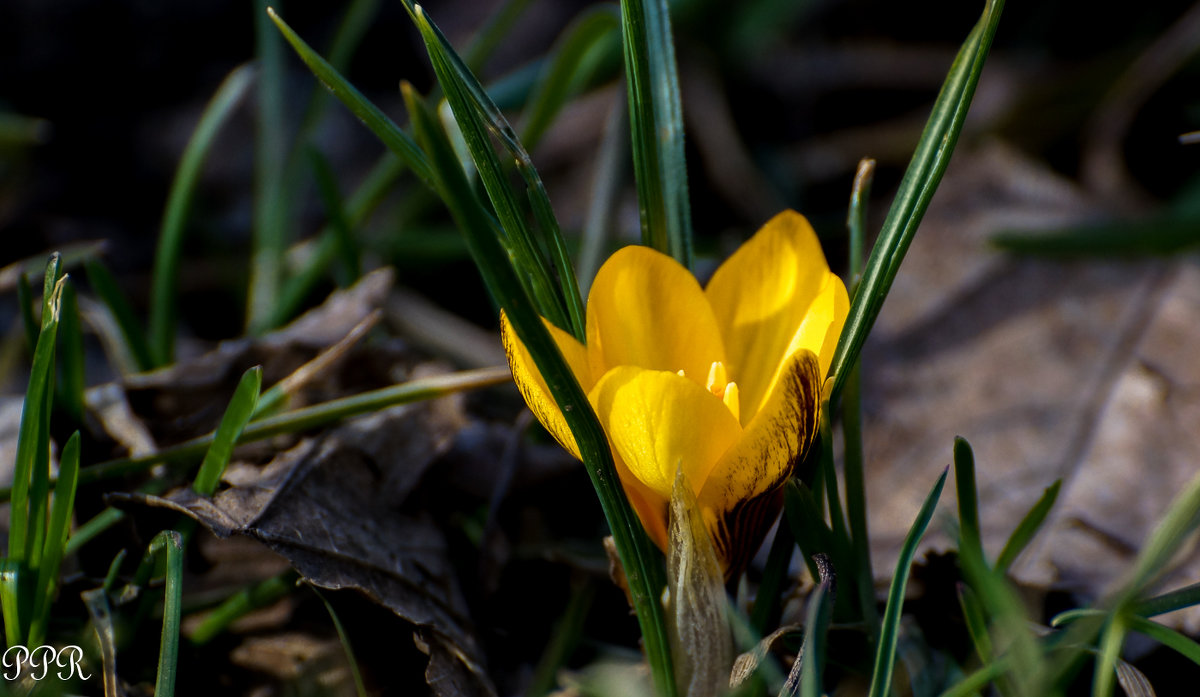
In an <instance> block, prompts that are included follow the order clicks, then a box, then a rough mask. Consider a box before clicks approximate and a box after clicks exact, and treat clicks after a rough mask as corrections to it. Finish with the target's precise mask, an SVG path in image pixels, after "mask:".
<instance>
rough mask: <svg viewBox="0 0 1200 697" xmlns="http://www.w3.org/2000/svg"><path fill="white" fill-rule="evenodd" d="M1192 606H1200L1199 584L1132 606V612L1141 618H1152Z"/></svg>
mask: <svg viewBox="0 0 1200 697" xmlns="http://www.w3.org/2000/svg"><path fill="white" fill-rule="evenodd" d="M1193 605H1200V583H1193V584H1192V585H1190V586H1185V587H1183V588H1179V589H1176V590H1173V591H1171V592H1169V593H1163V594H1162V595H1158V596H1155V597H1153V598H1147V599H1145V600H1142V601H1140V602H1138V603H1137V605H1135V606H1134V612H1135V613H1137V614H1138V615H1141V616H1142V617H1153V616H1155V615H1162V614H1165V613H1168V612H1173V611H1175V610H1181V609H1183V608H1185V607H1191V606H1193Z"/></svg>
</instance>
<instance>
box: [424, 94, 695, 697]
mask: <svg viewBox="0 0 1200 697" xmlns="http://www.w3.org/2000/svg"><path fill="white" fill-rule="evenodd" d="M403 91H404V95H405V101H406V103H407V104H408V108H409V113H410V115H411V117H412V119H413V123H414V127H415V129H416V133H417V137H418V139H419V140H420V141H421V142H422V145H423V146H424V147H425V148H426V150H427V151H428V152H429V153H430V156H431V158H432V159H433V160H434V161H435V162H437V163H438V166H437V167H436V168H435V171H436V172H437V173H438V176H439V177H446V179H444V180H439V181H438V184H437V188H438V190H439V192H440V193H441V195H442V197H443V200H446V201H447V204H448V205H449V207H450V210H451V211H452V213H454V214H455V216H456V222H457V223H458V225H459V228H460V229H461V230H462V231H463V233H464V235H466V237H467V242H468V245H469V246H470V248H471V254H472V257H473V258H474V259H475V260H476V264H477V265H478V266H479V270H480V273H481V274H482V275H483V278H484V281H485V283H486V284H487V287H488V288H489V289H490V290H491V292H492V294H493V295H494V297H495V298H496V299H497V300H498V301H499V302H500V304H501V306H502V307H503V308H504V309H505V311H506V313H507V314H508V317H509V320H510V321H511V322H512V325H513V328H514V329H515V331H516V332H517V336H518V337H519V338H520V339H521V341H522V343H524V344H525V346H526V348H528V349H529V352H530V354H531V355H532V356H533V359H534V362H535V364H536V365H537V368H538V371H539V372H540V373H541V375H542V377H543V378H544V379H545V381H546V385H547V386H548V387H549V388H550V392H551V394H552V395H553V397H554V400H555V402H556V403H557V404H558V406H559V408H560V410H561V411H562V413H563V416H564V417H565V418H566V421H567V425H568V426H569V427H570V429H571V433H572V434H573V435H574V437H575V441H576V443H577V444H578V446H579V450H580V453H581V454H582V455H583V458H582V459H583V462H584V465H585V467H586V469H587V471H588V475H589V477H590V478H591V480H592V484H593V486H594V487H595V488H596V493H597V495H598V496H599V498H600V506H601V508H602V509H603V511H604V515H605V519H606V520H607V521H608V525H609V528H610V529H611V531H612V534H613V539H614V541H615V543H616V547H617V551H618V553H619V555H620V558H621V562H622V564H623V566H624V569H625V574H626V578H627V579H628V581H629V590H630V594H631V596H632V599H633V605H634V609H635V610H636V612H637V616H638V622H639V624H640V625H641V629H642V639H643V643H644V647H645V651H646V656H647V660H648V662H649V665H650V672H651V675H652V677H653V680H654V684H655V687H656V688H657V690H658V693H659V694H660V695H662V696H663V697H673V696H674V695H675V694H676V687H675V683H674V678H673V675H674V671H673V668H672V663H671V655H670V647H669V642H668V639H667V632H666V625H665V622H664V618H663V608H662V604H661V602H660V594H661V591H662V588H663V586H664V584H665V572H664V567H663V563H662V557H661V555H660V554H659V553H658V550H657V549H655V547H654V546H653V543H652V542H650V539H649V538H648V537H647V536H646V533H645V531H644V530H643V529H642V526H641V523H640V522H639V521H638V519H637V517H636V515H635V514H634V512H633V509H632V508H630V505H629V501H628V500H627V499H626V498H625V492H624V490H623V489H622V488H621V483H620V479H619V478H618V477H617V473H616V468H615V466H614V465H613V461H612V454H611V451H610V449H609V445H608V441H607V439H606V438H605V435H604V431H603V429H602V428H601V427H600V423H599V421H598V420H597V419H596V415H595V413H594V412H593V411H592V408H591V404H590V403H589V402H588V400H587V395H585V394H584V393H583V389H582V388H581V387H580V386H579V383H578V382H576V380H575V376H574V375H573V374H572V373H571V370H570V368H568V367H567V365H566V363H565V362H564V361H563V359H562V355H561V354H560V353H559V351H558V347H557V346H556V345H555V343H554V341H553V339H551V338H550V334H549V333H548V332H547V331H546V328H545V326H544V325H543V324H542V321H541V319H540V318H539V317H538V315H537V313H536V312H535V311H534V306H533V304H532V302H531V301H530V300H529V298H528V297H527V296H526V295H525V291H524V288H523V287H522V286H521V284H520V282H519V281H518V280H517V278H516V275H515V272H514V270H513V268H512V266H510V265H509V262H508V259H507V258H506V256H505V254H504V252H503V250H502V248H501V246H500V243H499V241H498V240H497V239H496V237H495V236H494V234H493V232H492V229H491V225H490V223H489V221H488V220H487V217H486V215H485V211H484V210H483V208H482V207H481V204H480V203H479V201H478V199H477V197H476V196H475V192H474V190H473V189H472V188H471V187H470V185H469V184H468V183H467V181H466V179H465V177H464V176H463V173H462V169H461V168H459V167H458V165H457V160H456V159H455V156H454V153H453V152H452V151H451V148H450V145H449V143H448V142H446V139H445V134H444V132H442V131H441V130H440V128H439V127H438V125H437V123H436V120H435V119H434V117H433V116H432V115H430V114H429V113H428V112H427V111H426V110H425V108H424V106H423V105H422V104H420V102H419V101H418V100H417V98H416V96H415V95H414V94H413V93H412V91H411V89H410V88H408V87H407V86H405V89H404V90H403ZM451 202H453V203H451Z"/></svg>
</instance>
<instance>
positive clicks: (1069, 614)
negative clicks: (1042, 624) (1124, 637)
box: [1051, 608, 1200, 665]
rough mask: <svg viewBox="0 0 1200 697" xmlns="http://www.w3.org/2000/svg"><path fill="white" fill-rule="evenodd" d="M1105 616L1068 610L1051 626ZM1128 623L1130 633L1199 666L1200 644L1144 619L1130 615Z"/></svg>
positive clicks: (1091, 609) (1096, 612)
mask: <svg viewBox="0 0 1200 697" xmlns="http://www.w3.org/2000/svg"><path fill="white" fill-rule="evenodd" d="M1106 614H1107V613H1106V612H1105V611H1104V610H1097V609H1094V608H1081V609H1078V610H1068V611H1066V612H1061V613H1059V614H1058V615H1056V616H1055V617H1054V619H1053V620H1052V621H1051V626H1053V627H1061V626H1063V625H1065V624H1067V623H1070V622H1074V621H1075V620H1078V619H1082V618H1084V617H1093V618H1094V617H1104V616H1106ZM1128 622H1129V629H1130V631H1134V632H1137V633H1139V634H1144V635H1146V636H1148V637H1150V638H1151V639H1154V640H1155V641H1157V642H1158V643H1160V644H1162V645H1163V646H1166V647H1167V648H1170V649H1172V650H1174V651H1176V652H1177V653H1179V654H1180V655H1181V656H1183V657H1184V658H1186V659H1188V660H1189V661H1191V662H1193V663H1195V664H1197V665H1200V644H1197V643H1196V642H1195V641H1193V640H1192V639H1190V638H1188V637H1186V636H1184V635H1183V634H1180V633H1179V632H1177V631H1175V630H1174V629H1171V628H1170V627H1166V626H1164V625H1161V624H1159V623H1157V622H1154V621H1151V620H1148V619H1146V618H1145V617H1139V616H1137V615H1130V616H1128Z"/></svg>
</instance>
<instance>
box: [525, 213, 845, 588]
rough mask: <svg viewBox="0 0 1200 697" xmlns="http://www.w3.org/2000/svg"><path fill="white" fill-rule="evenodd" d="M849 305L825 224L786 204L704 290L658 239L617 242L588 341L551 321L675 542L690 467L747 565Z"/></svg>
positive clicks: (703, 499) (529, 369)
mask: <svg viewBox="0 0 1200 697" xmlns="http://www.w3.org/2000/svg"><path fill="white" fill-rule="evenodd" d="M848 310H849V300H848V298H847V295H846V288H845V286H844V285H843V284H842V281H841V279H839V278H838V277H837V276H835V275H834V274H833V273H831V272H830V271H829V265H828V264H827V263H826V261H825V256H824V254H823V253H822V252H821V246H820V243H819V242H818V240H817V236H816V234H815V233H814V232H813V229H812V227H811V226H810V225H809V224H808V221H807V220H805V218H804V217H803V216H801V215H800V214H798V213H796V212H794V211H784V212H783V213H780V214H779V215H777V216H775V217H774V218H772V219H771V220H770V221H769V222H768V223H767V224H766V225H765V226H763V228H762V229H761V230H759V231H758V233H757V234H755V235H754V237H753V238H751V239H750V240H748V241H747V242H746V243H745V244H743V245H742V246H741V248H739V249H738V250H737V252H735V253H734V255H733V256H731V257H730V258H729V259H728V260H726V261H725V263H724V264H722V265H721V267H720V268H718V269H717V271H716V273H714V274H713V277H712V279H711V280H710V281H709V283H708V287H707V288H704V289H703V290H702V289H701V288H700V284H699V283H698V282H697V281H696V279H695V277H693V276H692V275H691V273H689V272H688V271H687V269H685V268H684V267H683V266H681V265H680V264H679V263H678V262H676V261H675V260H674V259H672V258H671V257H669V256H667V255H665V254H662V253H660V252H657V251H655V250H653V249H650V248H648V247H638V246H631V247H625V248H624V249H621V250H619V251H618V252H617V253H615V254H613V255H612V256H611V257H610V258H609V259H608V260H607V261H606V262H605V263H604V265H603V266H602V267H601V268H600V270H599V272H598V273H597V274H596V279H595V281H594V282H593V284H592V289H591V292H590V293H589V295H588V303H587V344H586V346H585V345H584V344H581V343H580V342H579V341H577V340H576V339H575V338H574V337H572V336H571V335H570V334H568V333H566V332H563V331H561V330H559V329H558V328H556V327H554V326H553V325H551V324H550V323H549V322H546V327H547V329H548V330H549V331H550V334H551V336H552V337H553V339H554V341H555V343H556V344H557V345H558V348H559V350H560V351H561V352H562V355H563V357H564V358H565V359H566V361H567V363H568V365H569V366H570V368H571V371H572V372H573V373H574V375H575V378H576V379H577V380H578V381H579V384H580V385H581V386H582V387H583V389H584V391H585V392H586V393H587V394H588V400H589V401H590V403H591V405H592V408H593V409H595V410H596V415H597V416H598V417H599V419H600V423H601V425H602V426H603V427H604V432H605V434H606V435H607V436H608V441H609V444H610V445H611V447H612V455H613V460H614V461H615V464H616V468H617V472H618V474H619V475H620V478H621V483H622V485H623V486H624V489H625V493H626V495H627V496H628V497H629V501H630V503H631V504H632V506H633V508H634V510H635V511H636V512H637V514H638V517H639V518H640V519H641V521H642V525H643V526H645V528H646V531H647V532H648V533H649V535H650V537H651V539H653V540H654V542H655V543H656V544H657V545H658V546H659V547H660V548H661V549H664V550H665V549H666V545H667V529H668V520H667V516H668V511H669V502H670V499H671V489H672V486H673V484H674V482H675V474H676V472H677V469H681V470H682V472H683V475H684V477H685V481H687V482H688V484H689V485H690V486H691V488H692V490H693V491H694V493H695V496H696V502H697V504H698V505H699V507H700V511H701V514H702V515H703V517H704V522H705V525H706V527H707V529H708V531H709V534H710V536H711V538H712V541H713V544H714V547H715V549H716V551H717V554H718V556H719V557H720V558H721V562H722V566H723V569H724V571H725V573H726V575H727V576H730V577H732V576H733V575H735V574H737V573H740V572H741V570H742V569H744V568H745V565H746V563H748V561H749V559H750V557H751V556H752V555H753V554H754V552H755V551H756V550H757V548H758V546H759V544H760V543H761V542H762V537H763V535H765V534H766V530H767V528H769V527H770V525H771V523H772V522H773V520H774V518H775V516H776V515H777V514H778V512H779V509H780V506H781V500H782V485H783V483H784V482H785V481H786V480H787V478H788V477H789V476H790V475H791V473H792V470H793V469H794V468H795V466H796V464H797V463H798V462H799V461H800V459H801V458H803V457H804V454H805V451H806V450H807V449H808V446H809V444H810V443H811V442H812V439H813V435H814V434H815V433H816V431H817V424H818V414H819V409H820V402H821V390H822V384H823V382H824V377H825V374H826V372H827V371H828V370H829V364H830V362H831V361H832V359H833V352H834V349H835V348H836V345H837V341H838V336H839V334H840V333H841V330H842V325H843V324H844V323H845V320H846V314H847V312H848ZM501 331H502V334H503V339H504V346H505V351H506V352H507V354H508V360H509V364H510V366H511V367H512V373H513V377H514V379H515V380H516V383H517V386H518V387H519V388H520V390H521V394H522V395H523V396H524V397H525V401H526V403H527V404H529V407H530V409H532V410H533V413H534V414H535V415H536V416H537V417H538V420H539V421H541V423H542V425H543V426H545V427H546V429H547V430H548V431H549V432H550V433H551V434H553V435H554V437H555V438H556V439H557V440H558V441H559V442H560V443H561V444H562V445H563V447H565V448H566V449H567V450H569V451H570V452H571V453H572V454H574V455H575V457H579V448H578V447H577V446H576V444H575V439H574V437H573V436H572V435H571V431H570V429H569V428H568V427H567V424H566V421H565V420H564V418H563V415H562V413H561V412H560V411H559V410H558V407H557V405H556V404H555V402H554V399H553V397H552V396H551V395H550V391H549V389H548V388H547V387H546V383H545V381H544V380H543V379H542V377H541V375H540V374H539V372H538V370H537V366H536V365H535V364H534V362H533V359H532V357H531V356H530V355H529V352H528V351H527V350H526V348H525V346H524V345H523V344H522V343H521V341H520V339H518V338H517V336H516V334H515V333H514V332H513V330H512V327H511V326H510V324H509V323H508V321H507V318H505V317H504V316H503V315H502V316H501Z"/></svg>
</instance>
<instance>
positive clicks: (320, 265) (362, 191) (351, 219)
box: [270, 152, 405, 327]
mask: <svg viewBox="0 0 1200 697" xmlns="http://www.w3.org/2000/svg"><path fill="white" fill-rule="evenodd" d="M404 168H405V164H404V163H403V162H402V161H401V160H400V159H399V158H397V157H396V156H395V155H393V154H392V153H390V152H389V153H387V154H385V155H384V156H383V157H382V158H381V159H380V160H379V162H377V163H376V164H375V166H374V167H373V168H372V169H371V171H370V173H368V174H367V176H366V178H365V179H363V181H362V183H361V184H359V186H358V188H357V189H355V191H354V193H353V194H351V195H350V197H349V199H347V201H346V205H345V209H346V222H347V223H348V224H349V226H350V228H351V229H354V228H358V227H360V226H362V225H363V224H364V223H365V222H366V220H367V218H368V216H370V214H371V213H372V212H373V211H374V210H375V209H376V208H377V207H378V206H379V204H380V203H381V202H382V201H383V200H384V198H385V197H386V196H387V193H388V192H389V191H390V190H391V188H392V186H393V185H394V184H395V183H396V180H397V179H398V178H399V177H400V173H401V172H403V171H404ZM316 239H317V241H316V243H315V247H314V248H313V250H312V252H311V253H310V254H309V255H308V257H307V261H306V263H305V264H304V265H303V266H302V267H300V269H299V270H298V271H296V273H295V274H293V275H292V276H291V277H290V278H288V279H287V281H286V282H285V283H284V286H283V290H282V291H281V292H280V295H279V302H278V303H276V305H275V312H274V314H273V315H272V316H271V318H270V325H271V326H273V327H278V326H281V325H283V324H284V323H286V322H287V321H288V320H289V319H291V318H292V317H294V316H295V315H296V314H297V313H298V312H299V310H300V308H301V306H302V305H303V303H304V300H305V299H306V298H307V297H308V296H309V294H310V293H311V292H312V290H313V288H315V287H316V286H317V283H318V282H319V281H320V280H321V279H322V278H324V276H325V272H326V270H327V269H328V268H329V265H330V264H332V263H333V261H334V260H335V259H336V258H337V256H338V253H339V251H340V250H339V242H338V239H337V235H336V233H335V232H334V230H333V228H332V226H330V225H326V226H325V227H324V228H323V229H322V230H321V231H320V232H318V233H317V236H316Z"/></svg>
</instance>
